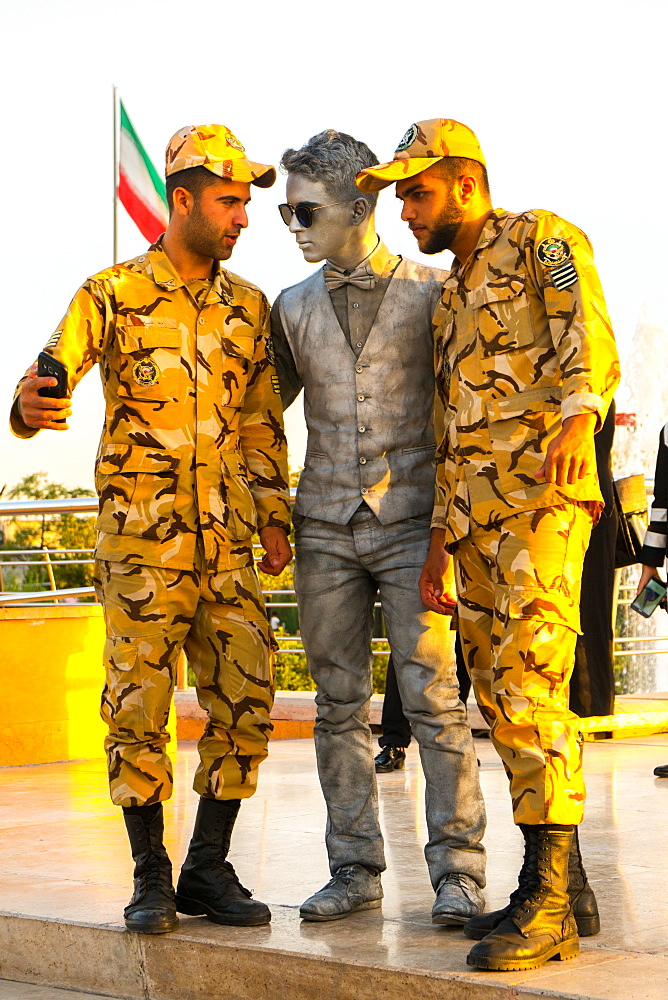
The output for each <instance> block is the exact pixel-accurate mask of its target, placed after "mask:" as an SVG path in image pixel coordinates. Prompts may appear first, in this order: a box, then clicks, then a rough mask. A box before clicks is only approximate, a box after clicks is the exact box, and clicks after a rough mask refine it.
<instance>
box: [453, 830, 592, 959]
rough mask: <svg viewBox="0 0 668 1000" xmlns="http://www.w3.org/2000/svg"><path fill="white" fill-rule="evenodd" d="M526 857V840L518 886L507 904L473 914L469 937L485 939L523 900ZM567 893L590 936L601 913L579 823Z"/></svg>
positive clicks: (582, 929)
mask: <svg viewBox="0 0 668 1000" xmlns="http://www.w3.org/2000/svg"><path fill="white" fill-rule="evenodd" d="M520 828H521V824H520ZM527 857H528V845H527V844H526V843H525V851H524V861H523V863H522V867H521V869H520V874H519V878H518V880H517V889H514V890H513V892H511V894H510V899H509V901H508V905H507V906H504V907H503V909H501V910H492V911H491V912H490V913H481V914H480V915H479V916H477V917H471V919H470V920H469V921H467V923H466V926H465V927H464V933H465V934H466V936H467V937H468V938H472V939H473V940H474V941H482V939H483V938H484V937H487V935H488V934H491V932H492V931H493V930H494V929H495V928H496V927H498V926H499V924H500V923H501V921H502V920H503V918H504V917H507V916H508V914H509V913H510V911H511V910H512V908H513V906H516V905H517V904H518V903H521V902H523V901H524V899H525V897H526V894H527V892H528V891H529V889H528V886H527V884H526V878H525V868H526V865H527ZM568 895H569V896H570V900H571V908H572V910H573V916H574V917H575V923H576V924H577V926H578V935H579V936H580V937H591V936H592V935H594V934H598V932H599V931H600V929H601V921H600V919H599V915H598V906H597V903H596V896H595V895H594V890H593V889H592V887H591V886H590V885H589V882H588V881H587V873H586V871H585V870H584V865H583V864H582V855H581V854H580V842H579V839H578V828H577V826H576V827H575V833H574V834H573V842H572V844H571V853H570V854H569V856H568Z"/></svg>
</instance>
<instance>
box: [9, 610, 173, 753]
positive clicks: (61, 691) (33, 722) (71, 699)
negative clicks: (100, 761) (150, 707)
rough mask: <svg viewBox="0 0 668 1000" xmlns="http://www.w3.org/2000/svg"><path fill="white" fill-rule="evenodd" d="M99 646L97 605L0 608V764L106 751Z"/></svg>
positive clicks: (100, 627) (101, 626) (101, 623)
mask: <svg viewBox="0 0 668 1000" xmlns="http://www.w3.org/2000/svg"><path fill="white" fill-rule="evenodd" d="M103 646H104V620H103V618H102V609H101V607H100V605H99V604H80V605H72V604H63V605H56V606H48V607H29V608H26V607H23V608H18V607H17V608H0V766H7V765H15V764H44V763H50V762H52V761H57V760H76V759H78V758H82V757H103V756H104V747H103V740H104V736H105V732H106V727H105V726H104V723H103V722H102V720H101V719H100V714H99V712H100V694H101V692H102V686H103V683H104V669H103V666H102V648H103ZM169 729H170V733H171V734H172V742H171V744H170V752H174V751H175V749H176V738H175V734H176V716H175V713H174V710H173V707H172V712H171V714H170V723H169Z"/></svg>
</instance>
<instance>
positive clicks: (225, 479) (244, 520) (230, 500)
mask: <svg viewBox="0 0 668 1000" xmlns="http://www.w3.org/2000/svg"><path fill="white" fill-rule="evenodd" d="M220 458H221V463H222V468H221V483H220V499H221V502H222V505H223V524H224V525H225V527H226V529H227V534H228V537H229V538H230V539H231V540H232V541H235V542H241V541H247V540H248V539H249V538H250V537H251V535H252V534H253V532H254V531H255V529H256V527H257V511H256V509H255V501H254V499H253V494H252V493H251V491H250V488H249V485H248V472H247V470H246V465H245V463H244V461H243V459H242V457H241V455H240V454H239V453H238V452H237V451H223V452H221V453H220Z"/></svg>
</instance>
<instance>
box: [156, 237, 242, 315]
mask: <svg viewBox="0 0 668 1000" xmlns="http://www.w3.org/2000/svg"><path fill="white" fill-rule="evenodd" d="M138 260H139V261H140V262H142V263H143V261H142V258H141V257H139V258H138ZM214 263H215V270H214V278H213V282H212V284H211V288H210V289H209V294H208V295H207V297H206V303H207V305H208V304H209V303H211V302H214V301H215V302H219V301H222V302H225V303H227V304H228V305H229V302H230V300H231V291H230V290H229V289H228V282H227V280H226V277H225V272H224V271H223V269H222V267H221V266H220V261H215V262H214ZM145 269H146V274H147V275H149V276H150V277H151V278H153V281H155V283H156V285H160V287H161V288H166V289H168V290H169V291H174V289H176V288H183V287H184V286H185V282H184V280H183V278H182V277H181V276H180V274H179V273H178V272H177V270H176V268H175V267H174V265H173V264H172V262H171V260H170V259H169V257H168V256H167V254H166V253H165V251H164V249H163V247H162V243H161V240H158V242H157V243H154V244H153V246H151V247H149V250H148V253H147V254H146V264H145Z"/></svg>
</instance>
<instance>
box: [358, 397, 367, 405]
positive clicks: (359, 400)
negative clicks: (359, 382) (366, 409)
mask: <svg viewBox="0 0 668 1000" xmlns="http://www.w3.org/2000/svg"><path fill="white" fill-rule="evenodd" d="M365 399H366V396H358V397H357V400H358V402H359V403H363V402H364V400H365Z"/></svg>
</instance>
